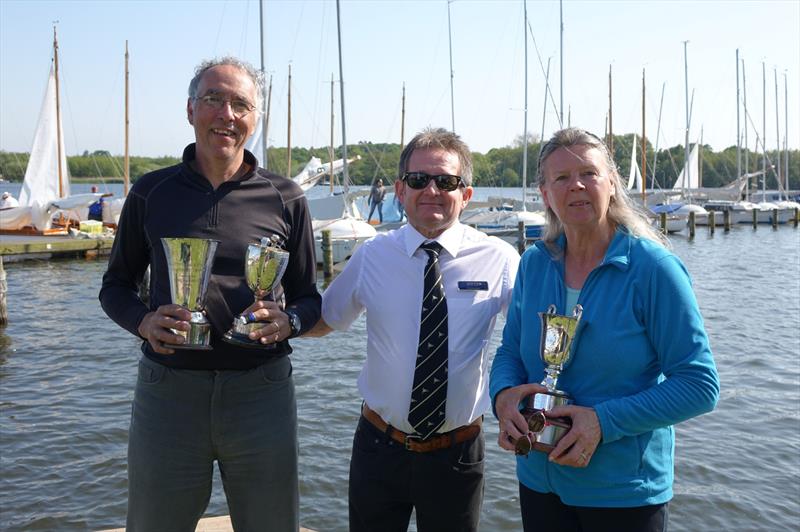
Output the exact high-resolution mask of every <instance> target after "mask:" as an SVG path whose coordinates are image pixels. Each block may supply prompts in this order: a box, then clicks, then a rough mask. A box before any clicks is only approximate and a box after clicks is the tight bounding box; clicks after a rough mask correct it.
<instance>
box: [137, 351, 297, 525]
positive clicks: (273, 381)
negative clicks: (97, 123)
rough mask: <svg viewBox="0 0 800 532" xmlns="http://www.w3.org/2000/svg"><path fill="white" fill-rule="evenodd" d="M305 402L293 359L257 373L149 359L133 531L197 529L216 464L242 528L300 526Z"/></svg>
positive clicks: (140, 413) (140, 401) (141, 397)
mask: <svg viewBox="0 0 800 532" xmlns="http://www.w3.org/2000/svg"><path fill="white" fill-rule="evenodd" d="M297 449H298V445H297V406H296V403H295V395H294V383H293V380H292V365H291V362H290V361H289V358H288V357H282V358H279V359H275V360H271V361H269V362H267V363H265V364H263V365H262V366H259V367H258V368H255V369H252V370H248V371H227V370H226V371H203V370H180V369H172V368H168V367H166V366H163V365H161V364H158V363H157V362H154V361H152V360H150V359H148V358H147V357H142V359H141V360H140V362H139V374H138V378H137V383H136V391H135V394H134V398H133V407H132V412H131V426H130V434H129V440H128V519H127V532H135V531H146V532H151V531H162V530H163V531H169V532H172V531H175V532H183V531H186V532H192V531H194V529H195V527H196V525H197V522H198V520H199V519H200V518H201V517H202V515H203V512H204V511H205V509H206V507H207V506H208V501H209V498H210V497H211V482H212V475H213V462H214V460H216V461H217V463H218V464H219V469H220V475H221V477H222V484H223V487H224V490H225V496H226V498H227V501H228V507H229V510H230V515H231V522H232V523H233V527H234V530H236V531H249V530H254V531H256V530H257V531H261V530H270V531H286V532H290V531H291V532H296V531H297V530H298V498H299V497H298V486H297Z"/></svg>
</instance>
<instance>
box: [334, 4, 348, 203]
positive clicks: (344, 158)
mask: <svg viewBox="0 0 800 532" xmlns="http://www.w3.org/2000/svg"><path fill="white" fill-rule="evenodd" d="M336 34H337V37H338V42H339V99H340V100H341V106H342V179H343V180H344V182H343V183H344V193H345V198H346V197H347V193H348V192H349V190H350V174H349V173H348V168H347V166H348V163H347V135H346V127H345V120H344V118H345V114H344V67H343V66H342V19H341V15H340V7H339V0H336ZM344 209H345V211H344V212H345V215H350V214H351V213H350V205H349V202H348V201H345V202H344Z"/></svg>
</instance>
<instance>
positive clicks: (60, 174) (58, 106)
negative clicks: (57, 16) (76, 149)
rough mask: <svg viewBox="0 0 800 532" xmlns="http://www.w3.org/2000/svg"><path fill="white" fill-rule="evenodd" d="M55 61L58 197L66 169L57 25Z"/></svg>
mask: <svg viewBox="0 0 800 532" xmlns="http://www.w3.org/2000/svg"><path fill="white" fill-rule="evenodd" d="M53 62H54V64H55V77H56V146H57V150H58V162H57V163H56V166H57V167H58V197H59V198H63V197H64V169H63V168H61V158H62V157H63V154H62V153H61V99H60V97H59V90H58V38H57V37H56V27H55V26H53Z"/></svg>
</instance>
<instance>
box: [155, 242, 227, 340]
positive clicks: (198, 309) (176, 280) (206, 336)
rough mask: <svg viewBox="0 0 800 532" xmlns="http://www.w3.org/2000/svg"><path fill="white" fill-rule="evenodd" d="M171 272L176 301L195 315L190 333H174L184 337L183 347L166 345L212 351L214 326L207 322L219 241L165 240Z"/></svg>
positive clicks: (172, 290)
mask: <svg viewBox="0 0 800 532" xmlns="http://www.w3.org/2000/svg"><path fill="white" fill-rule="evenodd" d="M161 244H162V245H163V246H164V253H165V254H166V256H167V269H168V270H169V290H170V295H171V296H172V302H173V303H174V304H176V305H180V306H182V307H185V308H186V309H188V310H189V312H191V313H192V318H191V319H190V320H189V330H188V331H179V330H176V329H172V332H174V333H175V334H178V335H180V336H183V338H184V342H183V343H182V344H165V346H166V347H169V348H171V349H203V350H209V349H211V324H210V323H209V321H208V319H206V316H205V314H204V313H203V310H204V309H205V301H206V290H207V289H208V280H209V279H210V278H211V264H212V263H213V262H214V253H215V252H216V251H217V244H219V241H218V240H206V239H204V238H162V239H161Z"/></svg>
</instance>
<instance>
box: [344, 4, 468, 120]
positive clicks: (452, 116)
mask: <svg viewBox="0 0 800 532" xmlns="http://www.w3.org/2000/svg"><path fill="white" fill-rule="evenodd" d="M336 1H337V2H338V1H339V0H336ZM452 1H453V0H447V35H448V41H449V42H450V121H451V123H452V127H453V133H455V132H456V108H455V96H454V92H453V76H454V72H453V29H452V27H451V25H450V3H451V2H452Z"/></svg>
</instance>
